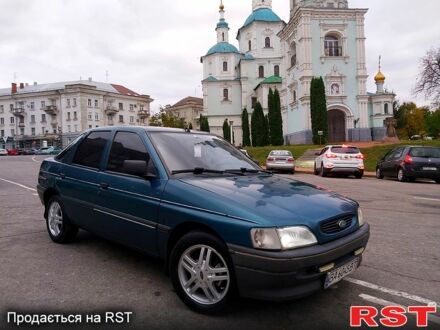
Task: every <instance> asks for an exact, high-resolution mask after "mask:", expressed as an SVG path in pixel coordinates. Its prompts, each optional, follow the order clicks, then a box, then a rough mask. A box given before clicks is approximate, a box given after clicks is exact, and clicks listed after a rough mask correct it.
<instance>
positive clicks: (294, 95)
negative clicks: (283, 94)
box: [292, 90, 296, 102]
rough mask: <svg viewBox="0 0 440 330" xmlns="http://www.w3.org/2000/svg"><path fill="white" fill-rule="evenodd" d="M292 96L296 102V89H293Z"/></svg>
mask: <svg viewBox="0 0 440 330" xmlns="http://www.w3.org/2000/svg"><path fill="white" fill-rule="evenodd" d="M292 98H293V102H296V90H293V92H292Z"/></svg>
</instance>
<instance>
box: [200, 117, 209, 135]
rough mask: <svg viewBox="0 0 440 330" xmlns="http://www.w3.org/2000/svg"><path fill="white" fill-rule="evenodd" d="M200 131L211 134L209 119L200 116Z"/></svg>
mask: <svg viewBox="0 0 440 330" xmlns="http://www.w3.org/2000/svg"><path fill="white" fill-rule="evenodd" d="M200 130H201V131H202V132H210V129H209V122H208V117H205V116H203V115H200Z"/></svg>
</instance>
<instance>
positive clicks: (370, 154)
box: [245, 140, 440, 172]
mask: <svg viewBox="0 0 440 330" xmlns="http://www.w3.org/2000/svg"><path fill="white" fill-rule="evenodd" d="M353 144H354V145H356V143H353ZM398 145H425V146H433V147H440V140H435V141H401V142H400V143H398V144H384V145H377V146H374V147H370V148H361V151H362V153H363V154H364V156H365V161H364V162H365V170H366V171H368V172H374V171H375V170H376V164H377V161H378V160H379V159H380V158H381V157H382V156H383V155H385V154H386V153H387V152H388V151H389V150H391V149H392V148H394V147H396V146H398ZM319 148H322V146H318V145H294V146H281V147H271V146H269V147H255V148H253V147H252V148H251V147H248V148H245V149H246V150H247V151H248V152H249V154H250V155H251V156H252V158H254V159H256V160H258V161H259V162H260V164H261V165H264V164H265V162H266V157H267V155H269V152H270V151H271V150H277V149H281V150H289V151H291V152H292V154H293V156H294V157H295V158H296V159H298V158H299V157H301V156H302V155H303V154H304V152H306V151H307V150H309V149H319Z"/></svg>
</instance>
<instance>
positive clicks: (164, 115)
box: [150, 105, 185, 128]
mask: <svg viewBox="0 0 440 330" xmlns="http://www.w3.org/2000/svg"><path fill="white" fill-rule="evenodd" d="M170 108H171V106H170V105H166V106H165V107H162V106H161V107H160V110H159V112H158V113H156V114H155V115H153V116H152V117H151V119H150V126H159V127H174V128H184V127H185V120H184V119H183V118H179V117H177V116H176V115H174V114H173V113H172V112H171V111H170Z"/></svg>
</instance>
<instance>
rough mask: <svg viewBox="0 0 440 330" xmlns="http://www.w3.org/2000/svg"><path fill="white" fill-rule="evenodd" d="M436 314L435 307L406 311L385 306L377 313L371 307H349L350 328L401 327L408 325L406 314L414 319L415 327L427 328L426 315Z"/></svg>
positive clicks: (414, 308)
mask: <svg viewBox="0 0 440 330" xmlns="http://www.w3.org/2000/svg"><path fill="white" fill-rule="evenodd" d="M436 312H437V307H436V306H409V307H408V309H406V308H404V307H402V306H386V307H384V308H382V309H381V310H380V314H379V311H378V309H377V308H376V307H372V306H352V307H350V326H351V327H357V328H358V327H361V326H364V325H366V326H368V327H378V326H379V323H380V324H381V325H382V326H384V327H391V328H396V327H402V326H404V325H406V324H407V323H408V316H407V314H411V315H414V316H415V317H416V325H417V327H419V328H421V327H427V326H428V315H429V314H435V313H436Z"/></svg>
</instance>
